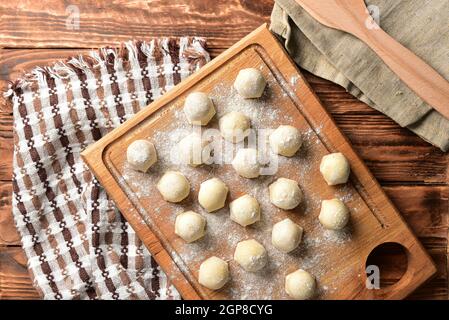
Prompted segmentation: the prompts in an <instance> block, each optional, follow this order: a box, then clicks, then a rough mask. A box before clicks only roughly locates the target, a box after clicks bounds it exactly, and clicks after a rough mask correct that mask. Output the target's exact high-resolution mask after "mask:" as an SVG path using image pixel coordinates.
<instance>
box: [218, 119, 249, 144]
mask: <svg viewBox="0 0 449 320" xmlns="http://www.w3.org/2000/svg"><path fill="white" fill-rule="evenodd" d="M219 127H220V133H221V135H222V137H223V138H224V139H226V140H228V141H231V142H234V143H237V142H240V141H243V140H244V139H245V138H246V137H247V136H248V135H249V128H250V127H251V123H250V121H249V118H248V117H247V116H245V115H244V114H243V113H241V112H237V111H231V112H229V113H227V114H225V115H224V116H223V117H221V118H220V120H219Z"/></svg>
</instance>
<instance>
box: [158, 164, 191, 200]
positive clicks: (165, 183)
mask: <svg viewBox="0 0 449 320" xmlns="http://www.w3.org/2000/svg"><path fill="white" fill-rule="evenodd" d="M157 189H158V190H159V192H160V193H161V195H162V197H163V198H164V200H165V201H169V202H180V201H182V200H184V199H185V198H187V196H188V195H189V192H190V183H189V181H188V180H187V178H186V177H184V175H183V174H182V173H181V172H177V171H167V172H166V173H164V175H163V176H162V178H161V179H160V180H159V182H158V183H157Z"/></svg>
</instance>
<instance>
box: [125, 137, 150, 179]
mask: <svg viewBox="0 0 449 320" xmlns="http://www.w3.org/2000/svg"><path fill="white" fill-rule="evenodd" d="M126 158H127V161H128V163H129V165H130V167H131V168H133V169H134V170H138V171H142V172H147V171H148V169H149V168H150V167H151V166H152V165H153V164H155V163H156V161H157V154H156V149H155V148H154V145H153V144H152V143H151V142H150V141H147V140H136V141H133V142H132V143H131V144H130V145H129V146H128V149H126Z"/></svg>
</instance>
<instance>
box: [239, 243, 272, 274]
mask: <svg viewBox="0 0 449 320" xmlns="http://www.w3.org/2000/svg"><path fill="white" fill-rule="evenodd" d="M234 260H235V261H236V262H237V263H238V264H239V265H240V266H241V267H242V268H243V269H245V270H246V271H249V272H256V271H259V270H260V269H262V268H263V267H265V265H266V264H267V261H268V255H267V251H266V250H265V248H264V246H263V245H261V244H260V243H259V242H257V241H256V240H254V239H251V240H245V241H241V242H239V243H237V247H236V248H235V252H234Z"/></svg>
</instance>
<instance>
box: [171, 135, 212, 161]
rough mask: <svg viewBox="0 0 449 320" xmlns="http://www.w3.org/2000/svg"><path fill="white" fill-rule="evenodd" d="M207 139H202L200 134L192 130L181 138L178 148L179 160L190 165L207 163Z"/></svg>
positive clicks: (208, 156) (208, 152) (208, 151)
mask: <svg viewBox="0 0 449 320" xmlns="http://www.w3.org/2000/svg"><path fill="white" fill-rule="evenodd" d="M208 144H209V141H207V140H206V139H203V138H202V137H201V134H199V133H196V132H193V133H191V134H189V135H187V136H185V137H184V138H182V139H181V141H179V143H178V150H179V156H180V159H181V162H182V163H184V164H188V165H190V166H192V167H196V166H199V165H200V164H203V163H207V161H208V160H209V159H210V157H211V155H210V150H209V149H208V148H207V146H208Z"/></svg>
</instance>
